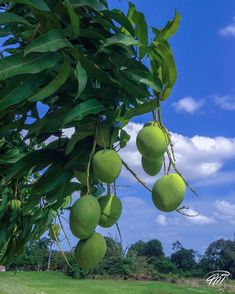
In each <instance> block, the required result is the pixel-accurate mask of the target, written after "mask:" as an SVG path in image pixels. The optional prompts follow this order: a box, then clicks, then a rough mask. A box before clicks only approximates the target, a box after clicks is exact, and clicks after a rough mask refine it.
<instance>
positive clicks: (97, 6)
mask: <svg viewBox="0 0 235 294" xmlns="http://www.w3.org/2000/svg"><path fill="white" fill-rule="evenodd" d="M70 2H71V4H72V6H73V7H75V8H76V7H81V6H88V7H90V8H92V9H94V10H96V11H101V10H104V9H106V7H105V5H103V4H102V3H101V1H97V0H70Z"/></svg>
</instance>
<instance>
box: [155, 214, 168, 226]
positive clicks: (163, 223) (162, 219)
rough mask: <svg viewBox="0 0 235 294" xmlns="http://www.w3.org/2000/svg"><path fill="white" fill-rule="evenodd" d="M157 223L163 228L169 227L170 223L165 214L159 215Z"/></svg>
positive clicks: (156, 219)
mask: <svg viewBox="0 0 235 294" xmlns="http://www.w3.org/2000/svg"><path fill="white" fill-rule="evenodd" d="M155 221H156V223H157V224H159V225H161V226H167V224H168V222H167V220H166V216H165V215H164V214H159V215H158V216H157V217H156V218H155Z"/></svg>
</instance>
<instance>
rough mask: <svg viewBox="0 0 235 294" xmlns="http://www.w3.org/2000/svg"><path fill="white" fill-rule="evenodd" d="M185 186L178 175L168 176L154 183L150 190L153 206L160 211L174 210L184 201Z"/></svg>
mask: <svg viewBox="0 0 235 294" xmlns="http://www.w3.org/2000/svg"><path fill="white" fill-rule="evenodd" d="M185 192H186V186H185V183H184V180H183V179H182V178H181V177H180V176H179V175H178V174H169V175H166V176H163V177H161V178H160V179H158V180H157V181H156V183H155V184H154V186H153V190H152V200H153V203H154V205H155V206H156V207H157V208H158V209H159V210H161V211H164V212H170V211H173V210H176V209H177V208H178V207H179V205H180V204H181V203H182V201H183V199H184V195H185Z"/></svg>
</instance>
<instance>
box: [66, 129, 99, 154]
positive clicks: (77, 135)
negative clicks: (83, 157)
mask: <svg viewBox="0 0 235 294" xmlns="http://www.w3.org/2000/svg"><path fill="white" fill-rule="evenodd" d="M92 135H94V131H78V132H77V133H75V134H73V135H72V137H71V139H70V140H69V142H68V144H67V146H66V151H65V154H66V155H68V154H69V153H71V152H72V151H73V149H74V147H75V145H76V144H77V143H78V142H79V141H81V140H82V139H84V138H86V137H89V136H92Z"/></svg>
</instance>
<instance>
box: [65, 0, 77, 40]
mask: <svg viewBox="0 0 235 294" xmlns="http://www.w3.org/2000/svg"><path fill="white" fill-rule="evenodd" d="M65 6H66V8H67V11H68V14H69V17H70V22H71V36H72V38H73V39H76V38H77V37H78V35H79V28H80V20H79V16H78V15H77V13H76V11H75V10H74V8H73V6H72V4H71V3H70V1H69V0H65Z"/></svg>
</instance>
